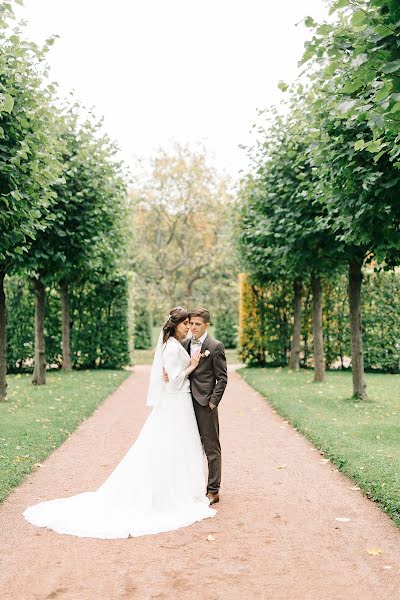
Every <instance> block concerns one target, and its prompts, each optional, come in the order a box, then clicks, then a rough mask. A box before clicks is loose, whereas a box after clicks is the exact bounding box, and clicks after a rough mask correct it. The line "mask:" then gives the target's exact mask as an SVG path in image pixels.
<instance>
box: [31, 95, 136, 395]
mask: <svg viewBox="0 0 400 600" xmlns="http://www.w3.org/2000/svg"><path fill="white" fill-rule="evenodd" d="M82 112H83V110H82V107H81V106H80V105H79V104H75V105H74V106H73V107H71V108H70V109H68V111H67V112H66V114H65V116H64V127H63V131H62V136H61V137H62V142H63V148H64V149H63V165H64V181H63V183H62V184H60V185H58V186H55V191H56V193H57V198H56V202H55V204H54V207H53V214H54V220H53V221H52V223H51V225H49V226H48V227H47V228H46V229H45V230H44V231H42V232H40V233H39V234H38V235H37V236H36V239H35V241H34V242H33V244H32V246H31V249H30V252H29V253H28V256H27V259H26V270H27V271H28V272H29V273H30V275H31V278H32V281H33V282H34V285H35V289H36V309H37V310H36V311H35V314H36V325H37V327H36V328H35V338H36V341H37V352H36V360H35V370H34V373H33V382H34V383H38V384H41V383H45V355H44V304H45V284H46V283H47V284H51V283H55V284H57V285H58V286H59V290H60V296H61V308H62V349H63V369H66V370H68V369H71V367H72V363H71V348H70V316H69V294H70V286H71V285H73V284H74V283H77V282H78V281H82V280H84V279H85V277H86V278H87V277H88V276H89V274H93V273H94V272H98V274H99V277H100V276H102V277H104V274H105V273H107V271H108V272H111V271H113V270H115V269H116V265H117V264H118V260H119V257H120V251H121V245H122V237H121V227H120V224H121V219H122V215H123V209H124V202H125V185H124V180H123V177H122V167H121V164H120V163H119V162H117V161H115V160H114V158H113V156H114V155H115V152H116V149H115V146H114V145H113V144H112V143H111V142H110V140H109V139H108V137H107V136H106V135H104V134H102V133H101V122H96V121H95V120H94V118H93V117H91V116H88V117H87V118H86V119H85V120H84V122H83V123H82V124H80V123H79V119H80V113H82Z"/></svg>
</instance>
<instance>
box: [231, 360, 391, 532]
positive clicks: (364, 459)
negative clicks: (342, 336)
mask: <svg viewBox="0 0 400 600" xmlns="http://www.w3.org/2000/svg"><path fill="white" fill-rule="evenodd" d="M237 372H238V374H239V375H240V376H241V377H242V378H243V379H244V381H246V382H247V383H248V384H249V385H251V386H252V387H253V388H254V389H255V390H256V391H257V392H258V393H260V395H261V396H262V397H263V398H264V399H265V400H266V401H267V402H268V403H269V404H270V406H271V407H273V409H274V410H276V412H277V413H278V414H279V415H280V416H282V417H283V418H284V419H285V420H287V421H288V422H289V423H290V424H291V425H292V426H293V427H294V428H295V429H296V430H297V431H299V432H300V433H301V434H302V435H304V436H305V437H306V438H307V439H308V440H309V441H310V442H311V443H312V444H313V445H314V446H315V447H316V448H317V449H319V450H320V451H321V452H323V454H324V456H325V458H328V459H329V460H330V461H331V462H332V463H333V464H334V465H336V466H337V468H338V470H339V471H340V472H341V473H343V474H344V475H346V476H347V477H349V478H351V479H352V480H353V481H354V482H355V483H356V484H357V485H358V486H359V487H360V489H361V491H362V492H363V493H364V495H366V496H367V497H368V498H369V499H371V500H373V501H375V502H377V503H378V504H379V505H380V507H381V508H382V510H383V511H384V512H386V513H387V514H388V515H389V516H390V517H391V518H392V519H393V521H394V522H395V524H396V525H397V526H398V527H400V397H399V393H398V389H399V384H400V376H399V375H376V374H369V375H367V382H368V384H369V387H370V395H371V397H370V400H369V401H367V402H362V401H359V402H357V401H355V400H353V399H351V398H350V397H349V396H350V393H351V373H328V374H327V383H325V384H311V385H310V382H311V379H312V373H311V374H310V373H307V372H306V373H304V372H300V374H296V373H292V374H289V372H288V371H286V370H284V369H249V368H244V369H239V370H238V371H237ZM307 378H308V379H309V381H307ZM300 383H301V384H302V385H300ZM304 383H305V385H304ZM335 387H336V388H337V390H338V391H337V392H336V393H335ZM303 388H304V389H303ZM347 388H349V393H348V394H347V395H346V390H347ZM333 415H334V416H333Z"/></svg>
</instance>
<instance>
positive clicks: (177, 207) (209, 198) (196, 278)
mask: <svg viewBox="0 0 400 600" xmlns="http://www.w3.org/2000/svg"><path fill="white" fill-rule="evenodd" d="M131 214H132V229H133V232H134V235H133V242H132V245H131V251H130V253H131V257H132V258H131V268H132V269H133V270H134V271H136V273H137V278H136V281H137V290H136V294H137V300H136V302H138V303H139V304H145V305H146V307H147V309H148V310H149V312H150V314H151V315H154V314H156V315H157V318H158V319H162V318H163V317H164V315H165V311H166V310H168V309H169V308H171V307H173V306H176V305H185V306H188V307H190V306H191V305H193V304H196V305H201V304H206V306H207V307H209V308H210V309H211V313H213V310H214V311H215V309H216V308H217V307H218V306H220V305H221V302H223V305H222V306H223V307H224V308H229V309H230V310H233V311H235V310H236V306H237V282H236V273H237V267H236V257H235V253H234V246H233V241H232V230H233V202H232V200H231V197H230V193H229V181H228V180H226V179H225V178H223V177H221V176H220V175H218V173H217V172H216V171H215V169H214V168H212V167H211V166H210V165H209V164H208V159H207V156H206V154H205V152H204V150H203V149H201V148H200V149H198V148H195V149H191V148H189V147H187V146H180V145H175V147H174V148H173V150H172V151H171V152H170V153H168V152H166V151H160V152H159V153H158V154H157V155H156V156H155V157H154V159H153V160H152V161H151V172H150V174H149V175H147V177H146V178H144V177H143V179H142V181H141V182H138V183H137V184H136V188H135V189H133V191H132V196H131Z"/></svg>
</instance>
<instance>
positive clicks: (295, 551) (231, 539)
mask: <svg viewBox="0 0 400 600" xmlns="http://www.w3.org/2000/svg"><path fill="white" fill-rule="evenodd" d="M148 373H149V369H148V367H144V366H143V367H136V368H135V372H134V373H133V375H132V376H131V377H130V378H129V379H127V380H126V381H125V382H124V383H123V384H122V385H121V387H120V388H119V389H118V390H117V391H116V392H115V393H114V394H112V395H111V396H110V397H109V398H108V399H107V400H106V401H105V402H104V403H103V404H102V405H101V406H100V407H99V408H98V409H97V410H96V412H95V413H94V414H93V416H92V417H91V418H89V419H88V420H87V421H85V422H84V423H82V424H81V426H80V427H79V428H78V429H77V431H76V432H75V433H74V434H73V435H72V436H71V437H70V438H69V439H68V440H67V441H66V442H65V443H64V444H63V445H62V446H61V447H60V448H59V449H58V450H56V451H55V452H54V453H53V454H52V456H50V458H49V459H48V460H47V461H46V462H45V464H44V466H43V467H41V468H38V469H37V470H36V472H35V473H33V474H32V475H31V476H30V477H28V478H27V479H26V481H25V482H24V483H23V484H22V485H21V486H20V487H19V488H18V489H16V490H15V491H14V492H13V493H12V494H11V496H10V497H9V498H8V499H7V501H6V502H5V503H4V504H3V505H2V506H1V508H0V528H1V534H2V535H1V540H0V557H1V558H0V600H31V599H32V600H45V599H54V598H56V599H59V600H114V599H118V600H119V599H121V600H125V599H132V600H136V599H137V600H147V599H157V600H170V599H171V600H172V599H174V600H175V599H184V600H186V599H187V600H192V599H193V600H199V599H200V600H203V599H204V600H206V599H207V600H236V599H237V600H242V599H244V600H251V599H258V598H259V599H262V600H289V599H290V600H398V599H400V532H399V530H398V529H397V528H396V527H395V526H394V524H393V523H392V522H391V521H390V520H389V518H388V517H387V516H386V515H384V514H383V513H382V512H381V511H380V510H379V508H378V507H377V506H376V505H374V504H373V503H372V502H370V501H369V500H367V499H366V498H364V497H363V496H362V495H361V493H360V492H358V491H354V490H352V489H351V488H352V487H353V484H352V483H351V482H350V481H349V480H347V479H346V478H345V477H343V476H342V475H341V474H339V473H338V472H337V471H336V470H335V468H334V467H333V466H332V465H331V464H330V463H325V462H322V460H321V456H320V454H319V452H318V451H317V450H315V449H314V448H313V447H312V446H311V445H310V444H309V443H308V442H307V441H306V440H305V439H304V438H303V437H301V436H300V435H299V434H298V433H297V432H296V431H295V430H293V429H292V428H291V427H290V426H289V425H287V424H286V423H285V422H284V421H283V420H282V419H281V418H280V417H279V416H278V415H276V414H275V413H274V411H273V410H272V409H271V408H270V407H269V406H268V405H267V404H266V403H265V401H264V400H262V398H261V397H260V396H259V395H258V394H257V393H256V392H254V391H253V390H252V389H251V388H250V387H249V386H248V385H247V384H246V383H245V382H244V381H242V380H241V379H240V377H239V376H238V375H237V374H236V373H234V372H231V373H230V381H229V386H228V390H227V392H226V395H225V397H224V400H223V402H222V404H221V408H220V421H221V429H222V435H221V439H222V448H223V488H222V490H221V492H222V493H221V502H220V503H219V505H217V506H216V508H218V514H217V516H216V517H214V519H208V520H206V521H202V522H201V523H197V524H195V525H192V526H190V527H187V528H184V529H180V530H178V531H176V532H171V533H163V534H159V535H156V536H146V537H142V538H130V539H128V540H96V539H85V538H75V537H71V536H65V535H58V534H56V533H54V532H52V531H50V530H47V529H39V528H36V527H34V526H32V525H30V524H29V523H27V522H26V521H25V520H24V519H23V517H22V516H21V512H22V511H23V510H24V508H25V507H26V506H28V505H30V504H33V503H35V502H36V501H38V500H40V499H50V498H56V497H60V496H66V495H71V494H75V493H78V492H82V491H85V490H94V489H96V487H97V486H98V485H99V484H100V483H101V482H102V481H103V480H104V478H105V477H106V476H107V475H108V473H109V472H110V471H111V470H112V469H113V468H114V466H115V464H116V463H117V462H118V461H119V459H120V458H122V456H123V455H124V454H125V452H126V450H127V449H128V448H129V447H130V445H131V444H132V442H133V441H134V439H135V438H136V436H137V434H138V432H139V431H140V428H141V426H142V424H143V421H144V419H145V417H146V415H147V409H146V407H145V405H144V396H145V390H146V386H147V378H148ZM336 518H347V519H350V521H348V522H340V521H337V520H336ZM210 534H211V535H212V536H213V538H215V539H214V540H212V541H209V540H207V537H208V536H209V535H210ZM371 548H379V549H381V550H382V554H380V555H379V556H370V555H368V553H367V551H368V550H369V549H371Z"/></svg>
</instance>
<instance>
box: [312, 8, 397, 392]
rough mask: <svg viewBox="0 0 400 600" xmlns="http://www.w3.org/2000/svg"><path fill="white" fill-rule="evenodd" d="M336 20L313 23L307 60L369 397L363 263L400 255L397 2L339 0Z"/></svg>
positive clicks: (390, 262) (359, 375)
mask: <svg viewBox="0 0 400 600" xmlns="http://www.w3.org/2000/svg"><path fill="white" fill-rule="evenodd" d="M332 10H338V11H339V20H338V21H337V22H336V23H334V24H333V25H329V24H326V23H324V24H322V25H316V24H314V23H313V22H312V20H311V22H310V25H311V26H312V27H314V28H315V35H314V38H313V39H312V40H311V42H310V43H309V46H308V48H307V50H306V53H305V57H304V61H307V60H310V61H311V64H312V70H311V75H310V79H311V81H312V95H313V98H312V111H313V113H314V115H315V127H316V128H317V129H318V130H319V140H320V141H319V144H318V145H317V147H316V152H315V161H316V163H317V164H319V166H320V169H321V172H322V173H321V174H322V175H323V177H322V180H324V182H325V198H326V203H327V212H328V219H329V220H330V226H331V228H332V231H333V232H334V233H335V235H336V239H337V240H340V242H342V243H343V244H345V246H346V253H347V256H348V262H349V302H350V313H351V336H352V372H353V394H354V396H356V397H359V398H366V396H367V392H366V384H365V379H364V366H363V347H362V320H361V283H362V266H363V264H365V263H368V262H370V261H371V260H374V261H376V262H378V263H379V264H381V265H383V266H384V267H385V268H390V267H392V266H394V265H395V264H398V262H399V258H400V226H399V223H400V205H399V202H398V196H399V192H400V171H399V166H400V162H399V160H398V156H399V154H400V147H399V136H398V126H399V118H400V77H399V73H400V46H399V43H398V41H399V37H400V6H399V4H398V3H397V2H394V1H393V0H372V1H366V0H357V1H355V0H354V1H352V0H340V1H339V0H337V1H336V2H334V3H333V7H332Z"/></svg>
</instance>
